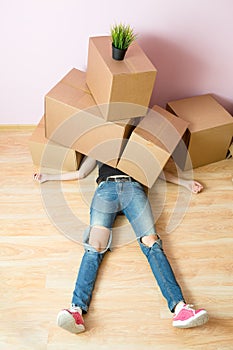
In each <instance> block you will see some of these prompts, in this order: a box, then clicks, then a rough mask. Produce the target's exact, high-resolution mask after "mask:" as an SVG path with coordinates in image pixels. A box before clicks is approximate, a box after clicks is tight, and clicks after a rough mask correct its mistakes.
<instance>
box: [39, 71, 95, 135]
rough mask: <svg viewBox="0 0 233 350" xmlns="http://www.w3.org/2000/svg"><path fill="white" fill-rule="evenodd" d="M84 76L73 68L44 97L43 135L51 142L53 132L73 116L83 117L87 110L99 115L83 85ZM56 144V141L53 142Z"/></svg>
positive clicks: (87, 90)
mask: <svg viewBox="0 0 233 350" xmlns="http://www.w3.org/2000/svg"><path fill="white" fill-rule="evenodd" d="M85 81H86V74H85V73H84V72H82V71H80V70H78V69H75V68H73V69H72V70H71V71H69V72H68V74H66V75H65V77H64V78H63V79H62V80H61V81H60V82H58V84H56V85H55V86H54V87H53V88H52V89H51V90H50V91H49V92H48V93H47V94H46V96H45V134H46V137H47V138H48V139H52V140H53V137H52V135H53V133H54V131H55V130H56V129H57V128H58V127H59V126H60V125H62V123H64V122H66V121H67V120H68V119H69V118H70V117H71V116H72V115H73V114H75V113H77V112H82V111H83V110H85V111H84V112H83V113H84V115H85V113H86V111H88V109H89V108H92V113H96V114H99V118H101V114H100V112H99V109H98V107H97V106H96V103H95V101H94V99H93V97H92V96H91V93H90V91H89V89H88V87H87V85H86V83H85ZM54 141H55V142H56V140H54Z"/></svg>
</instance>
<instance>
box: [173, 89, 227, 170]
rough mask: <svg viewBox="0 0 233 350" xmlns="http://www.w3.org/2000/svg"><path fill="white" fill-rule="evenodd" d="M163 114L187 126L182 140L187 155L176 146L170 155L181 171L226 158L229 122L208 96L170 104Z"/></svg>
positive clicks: (221, 108)
mask: <svg viewBox="0 0 233 350" xmlns="http://www.w3.org/2000/svg"><path fill="white" fill-rule="evenodd" d="M167 110H169V111H170V112H172V113H174V114H175V115H177V116H178V117H180V118H182V119H183V120H186V121H188V122H189V127H188V131H187V132H186V135H185V137H184V142H185V144H186V147H187V150H188V152H187V151H185V149H184V148H182V147H180V145H179V146H178V147H177V149H176V151H175V153H174V157H175V160H176V162H177V163H178V164H179V166H180V167H181V169H183V170H188V169H191V168H197V167H200V166H203V165H206V164H210V163H214V162H217V161H220V160H223V159H225V158H226V155H227V151H228V148H229V146H230V144H231V141H232V137H233V118H232V116H231V115H230V114H229V113H228V112H227V111H226V110H225V109H224V108H223V107H222V106H221V105H220V104H219V103H218V102H217V101H216V100H215V99H214V98H213V96H212V95H211V94H205V95H200V96H194V97H191V98H185V99H181V100H176V101H171V102H169V103H168V104H167Z"/></svg>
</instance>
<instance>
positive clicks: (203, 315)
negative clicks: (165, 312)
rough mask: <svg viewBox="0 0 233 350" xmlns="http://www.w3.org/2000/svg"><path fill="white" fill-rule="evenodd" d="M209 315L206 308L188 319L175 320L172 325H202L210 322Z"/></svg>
mask: <svg viewBox="0 0 233 350" xmlns="http://www.w3.org/2000/svg"><path fill="white" fill-rule="evenodd" d="M208 320H209V316H208V314H207V312H206V311H205V310H202V311H200V312H199V313H198V314H197V315H195V316H193V317H192V318H190V319H188V320H186V321H173V323H172V325H173V327H176V328H192V327H198V326H202V325H203V324H205V323H206V322H208Z"/></svg>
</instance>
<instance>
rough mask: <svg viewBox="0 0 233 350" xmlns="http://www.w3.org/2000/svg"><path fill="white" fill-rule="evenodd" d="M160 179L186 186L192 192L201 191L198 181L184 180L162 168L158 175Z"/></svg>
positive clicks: (201, 187)
mask: <svg viewBox="0 0 233 350" xmlns="http://www.w3.org/2000/svg"><path fill="white" fill-rule="evenodd" d="M159 178H160V179H162V180H165V181H167V182H171V183H174V184H176V185H180V186H183V187H185V188H187V189H188V190H189V191H191V192H192V193H199V192H201V191H202V189H203V186H202V184H200V183H199V182H197V181H195V180H186V179H183V178H179V177H177V176H175V175H173V174H172V173H170V172H168V171H167V170H164V171H163V173H161V174H160V176H159Z"/></svg>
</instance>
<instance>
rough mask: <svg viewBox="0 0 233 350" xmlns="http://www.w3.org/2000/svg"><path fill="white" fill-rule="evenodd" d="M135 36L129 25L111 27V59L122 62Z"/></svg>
mask: <svg viewBox="0 0 233 350" xmlns="http://www.w3.org/2000/svg"><path fill="white" fill-rule="evenodd" d="M136 37H137V34H136V33H135V32H134V30H133V28H132V27H130V25H125V24H122V23H120V24H115V25H114V26H112V27H111V38H112V58H113V59H115V60H118V61H122V60H123V59H124V57H125V53H126V51H127V49H128V47H129V46H130V45H131V44H132V42H133V41H134V40H135V39H136Z"/></svg>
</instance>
